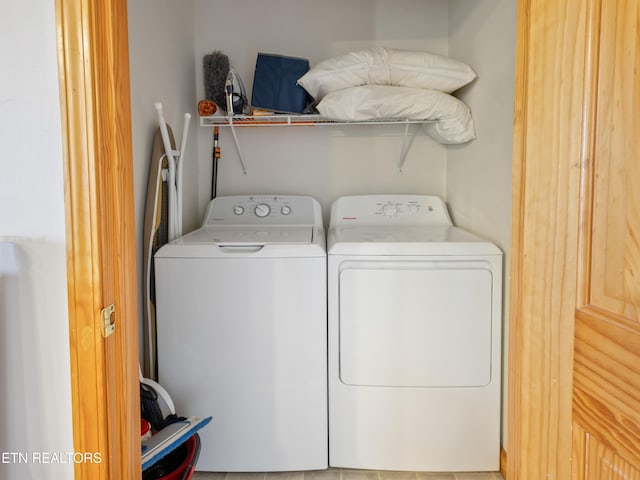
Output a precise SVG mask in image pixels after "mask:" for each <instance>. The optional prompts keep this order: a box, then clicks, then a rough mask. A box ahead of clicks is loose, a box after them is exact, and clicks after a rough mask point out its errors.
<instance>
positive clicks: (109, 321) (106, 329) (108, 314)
mask: <svg viewBox="0 0 640 480" xmlns="http://www.w3.org/2000/svg"><path fill="white" fill-rule="evenodd" d="M115 311H116V307H115V305H114V304H113V303H112V304H111V305H108V306H106V307H104V308H103V309H102V310H101V311H100V319H101V324H102V336H103V337H104V338H107V337H109V336H111V335H112V334H113V332H115V331H116V321H115V319H114V318H113V317H114V313H115Z"/></svg>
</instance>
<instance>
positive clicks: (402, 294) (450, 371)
mask: <svg viewBox="0 0 640 480" xmlns="http://www.w3.org/2000/svg"><path fill="white" fill-rule="evenodd" d="M492 282H493V279H492V272H491V266H490V264H489V263H488V262H485V261H418V262H416V261H412V262H408V261H404V262H403V261H366V262H365V261H347V262H344V263H343V264H342V265H341V268H340V275H339V293H340V297H339V298H340V300H339V309H340V313H339V335H340V336H339V342H340V347H339V348H340V361H339V362H340V379H341V381H342V382H343V383H345V384H348V385H362V386H364V385H369V386H391V387H479V386H484V385H487V384H489V382H490V381H491V319H492Z"/></svg>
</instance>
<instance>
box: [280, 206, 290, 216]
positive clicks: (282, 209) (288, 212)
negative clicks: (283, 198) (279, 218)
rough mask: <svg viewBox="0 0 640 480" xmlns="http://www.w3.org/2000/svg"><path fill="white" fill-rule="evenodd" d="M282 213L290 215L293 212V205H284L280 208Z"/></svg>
mask: <svg viewBox="0 0 640 480" xmlns="http://www.w3.org/2000/svg"><path fill="white" fill-rule="evenodd" d="M280 213H282V214H283V215H289V214H290V213H291V207H290V206H289V205H283V206H282V208H281V209H280Z"/></svg>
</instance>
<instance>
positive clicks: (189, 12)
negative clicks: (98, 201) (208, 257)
mask: <svg viewBox="0 0 640 480" xmlns="http://www.w3.org/2000/svg"><path fill="white" fill-rule="evenodd" d="M193 15H194V14H193V2H192V1H191V0H180V1H176V0H130V1H129V2H128V18H129V63H130V72H131V117H132V134H133V163H134V195H135V222H136V233H137V234H136V239H137V241H136V246H137V250H138V255H137V258H138V270H137V271H138V276H139V278H140V292H142V278H143V277H142V275H143V274H144V272H143V269H142V256H143V238H142V236H143V235H142V234H143V224H144V210H145V199H146V192H147V180H148V178H149V165H150V163H151V147H152V145H153V135H154V132H155V130H156V129H157V128H158V119H157V115H156V110H155V108H154V107H153V104H154V103H155V102H161V103H162V105H163V112H164V116H165V120H166V121H167V123H168V124H169V125H170V127H171V128H172V130H173V133H174V136H175V138H176V142H180V140H181V138H182V125H183V122H184V114H185V113H189V114H191V116H192V117H191V122H190V129H189V137H188V138H189V141H188V145H187V148H186V149H185V150H186V153H185V165H186V167H185V168H184V173H185V186H186V187H185V189H184V196H183V201H184V206H185V208H184V219H183V220H184V228H185V231H188V230H191V229H193V228H194V226H195V225H197V224H198V223H199V222H200V214H199V213H198V206H197V190H196V187H195V185H196V183H197V180H196V179H197V175H198V170H197V162H196V135H197V133H198V132H197V130H198V126H197V125H198V120H197V109H196V106H197V102H196V100H195V99H196V93H195V78H194V77H195V72H194V55H193V48H194V47H193V45H194V36H193V35H194V34H193ZM139 298H140V301H141V302H142V301H143V298H144V295H143V294H141V295H140V296H139ZM139 318H140V319H142V303H140V311H139ZM140 325H142V323H141V324H140ZM141 328H142V327H141ZM142 340H143V335H142V330H140V341H141V342H142ZM142 352H143V349H142V344H141V347H140V354H141V355H142Z"/></svg>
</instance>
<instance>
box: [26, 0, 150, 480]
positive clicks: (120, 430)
mask: <svg viewBox="0 0 640 480" xmlns="http://www.w3.org/2000/svg"><path fill="white" fill-rule="evenodd" d="M56 21H57V27H58V28H57V30H58V57H59V63H60V91H61V106H62V116H63V122H62V123H63V137H64V138H63V146H64V172H65V206H66V224H67V245H68V248H67V259H68V260H67V270H68V272H67V275H68V291H69V326H70V349H71V384H72V402H73V404H72V410H73V435H74V450H75V451H76V452H89V453H100V458H101V462H95V461H94V462H83V463H78V464H76V465H75V478H76V480H80V479H87V480H89V479H90V480H101V479H105V480H106V479H123V480H124V479H137V478H140V436H139V428H140V427H139V425H140V423H139V418H140V406H139V405H140V404H139V401H140V393H139V384H138V340H137V339H138V319H137V314H138V308H137V280H136V272H135V270H136V269H135V265H136V258H135V254H136V248H135V227H134V207H133V165H132V153H131V119H130V118H131V115H130V106H129V60H128V44H127V15H126V0H57V1H56ZM34 124H35V125H37V112H34ZM110 304H113V305H114V306H115V322H116V330H115V333H113V334H112V335H111V336H109V337H108V338H103V333H102V328H101V325H100V311H101V309H102V308H103V307H105V306H107V305H110ZM94 458H95V457H94Z"/></svg>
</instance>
